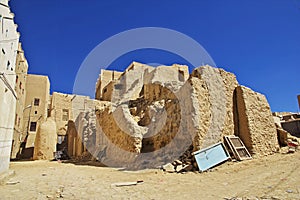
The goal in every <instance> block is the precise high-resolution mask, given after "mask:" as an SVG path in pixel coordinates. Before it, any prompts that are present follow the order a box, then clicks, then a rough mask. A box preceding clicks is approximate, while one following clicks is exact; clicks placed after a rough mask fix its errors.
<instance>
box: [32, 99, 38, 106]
mask: <svg viewBox="0 0 300 200" xmlns="http://www.w3.org/2000/svg"><path fill="white" fill-rule="evenodd" d="M33 105H35V106H39V105H40V99H38V98H34V104H33Z"/></svg>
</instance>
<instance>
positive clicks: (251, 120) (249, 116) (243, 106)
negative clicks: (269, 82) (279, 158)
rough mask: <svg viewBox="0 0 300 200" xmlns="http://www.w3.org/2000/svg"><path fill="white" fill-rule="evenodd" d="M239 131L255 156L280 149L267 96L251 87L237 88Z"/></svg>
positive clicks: (238, 133)
mask: <svg viewBox="0 0 300 200" xmlns="http://www.w3.org/2000/svg"><path fill="white" fill-rule="evenodd" d="M236 99H237V116H238V119H237V120H238V129H237V130H238V132H237V135H238V136H239V137H240V138H241V140H242V141H243V142H244V144H245V146H246V147H247V149H248V150H249V151H250V153H251V154H252V155H253V156H264V155H268V154H272V153H274V152H276V151H277V150H278V147H279V146H278V141H277V132H276V127H275V123H274V119H273V117H272V113H271V110H270V106H269V104H268V101H267V99H266V97H265V96H264V95H262V94H259V93H257V92H254V91H252V90H251V89H250V88H247V87H244V86H238V87H237V88H236Z"/></svg>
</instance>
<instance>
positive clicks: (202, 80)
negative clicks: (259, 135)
mask: <svg viewBox="0 0 300 200" xmlns="http://www.w3.org/2000/svg"><path fill="white" fill-rule="evenodd" d="M190 84H191V85H192V88H193V95H192V98H194V99H193V103H194V104H195V107H197V109H196V110H198V111H195V112H196V114H195V117H194V118H195V119H194V120H193V122H194V123H195V127H197V129H198V130H197V132H196V138H195V141H194V145H195V146H194V150H199V149H200V148H205V147H208V146H210V145H213V144H215V143H217V142H220V141H222V140H223V136H224V135H233V134H234V127H235V125H234V111H233V107H234V106H233V96H234V90H235V88H236V87H237V86H238V82H237V80H236V77H235V75H234V74H232V73H229V72H226V71H225V70H223V69H220V68H214V67H210V66H202V67H198V68H196V69H194V71H193V72H192V74H191V78H190Z"/></svg>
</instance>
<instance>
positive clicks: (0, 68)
mask: <svg viewBox="0 0 300 200" xmlns="http://www.w3.org/2000/svg"><path fill="white" fill-rule="evenodd" d="M0 25H1V26H0V113H1V114H0V155H1V156H0V173H2V172H5V171H6V170H8V168H9V160H10V154H11V146H12V139H13V132H14V124H15V109H16V102H17V95H16V92H15V90H14V88H15V82H16V73H15V66H16V64H15V63H16V56H17V50H18V43H19V37H20V36H19V33H18V32H17V25H16V24H15V23H14V14H12V13H11V11H10V8H9V5H8V0H0Z"/></svg>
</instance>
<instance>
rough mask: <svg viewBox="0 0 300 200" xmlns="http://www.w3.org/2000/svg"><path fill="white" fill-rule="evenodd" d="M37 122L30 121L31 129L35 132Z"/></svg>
mask: <svg viewBox="0 0 300 200" xmlns="http://www.w3.org/2000/svg"><path fill="white" fill-rule="evenodd" d="M36 125H37V123H36V122H30V129H29V130H30V131H32V132H35V131H36Z"/></svg>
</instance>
